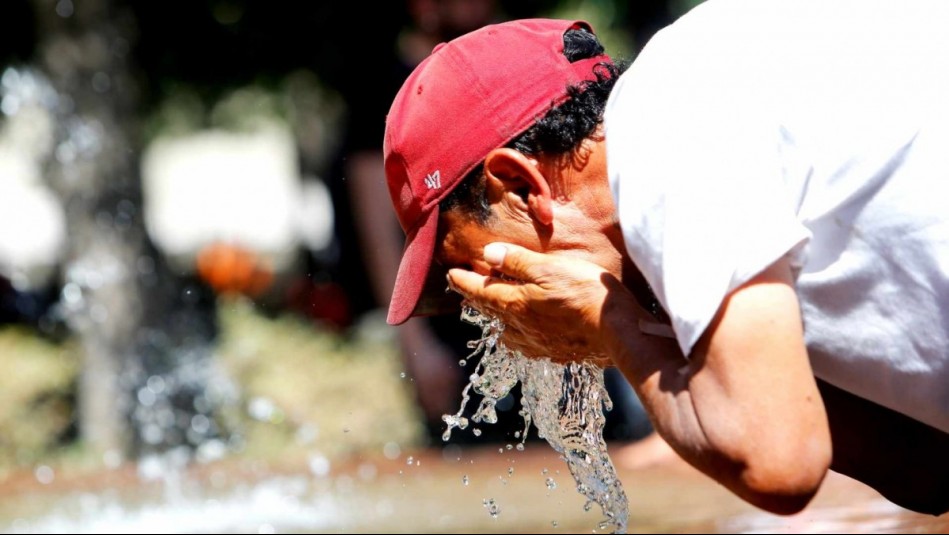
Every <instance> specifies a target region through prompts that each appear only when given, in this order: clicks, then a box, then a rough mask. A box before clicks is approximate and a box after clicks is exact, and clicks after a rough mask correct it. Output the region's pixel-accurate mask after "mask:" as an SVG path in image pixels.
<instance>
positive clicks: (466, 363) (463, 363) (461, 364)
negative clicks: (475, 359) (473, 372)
mask: <svg viewBox="0 0 949 535" xmlns="http://www.w3.org/2000/svg"><path fill="white" fill-rule="evenodd" d="M458 365H459V366H461V367H465V366H467V365H468V361H467V360H465V359H461V360H459V361H458Z"/></svg>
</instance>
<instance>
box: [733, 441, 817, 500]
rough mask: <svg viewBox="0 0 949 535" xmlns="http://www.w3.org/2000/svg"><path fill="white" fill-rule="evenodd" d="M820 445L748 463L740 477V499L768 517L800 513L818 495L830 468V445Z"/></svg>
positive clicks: (763, 457) (806, 445)
mask: <svg viewBox="0 0 949 535" xmlns="http://www.w3.org/2000/svg"><path fill="white" fill-rule="evenodd" d="M821 442H822V441H809V443H807V444H803V445H801V446H800V447H797V448H790V449H789V448H782V449H783V450H784V451H781V452H774V451H772V452H770V453H767V452H766V453H762V454H761V455H759V458H758V459H754V460H751V461H749V463H748V464H747V465H746V468H745V470H744V471H743V474H742V481H743V483H744V485H743V486H744V489H745V491H746V494H744V495H743V497H744V498H745V499H746V500H747V501H748V502H749V503H751V504H752V505H755V506H757V507H760V508H761V509H764V510H766V511H768V512H770V513H774V514H780V515H790V514H794V513H797V512H800V511H801V510H802V509H804V507H806V506H807V504H808V503H810V501H811V499H813V498H814V495H815V494H817V491H818V490H819V489H820V486H821V483H822V482H823V481H824V477H825V476H826V475H827V470H828V469H829V467H830V463H831V447H830V444H829V443H826V444H824V443H821Z"/></svg>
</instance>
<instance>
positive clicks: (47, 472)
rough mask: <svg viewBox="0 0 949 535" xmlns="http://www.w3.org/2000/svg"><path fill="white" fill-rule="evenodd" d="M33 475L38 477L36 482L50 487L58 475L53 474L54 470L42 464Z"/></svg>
mask: <svg viewBox="0 0 949 535" xmlns="http://www.w3.org/2000/svg"><path fill="white" fill-rule="evenodd" d="M33 475H34V476H35V477H36V480H37V481H39V482H40V483H42V484H43V485H49V484H50V483H52V482H53V479H55V478H56V473H55V472H53V469H52V468H50V467H48V466H46V465H45V464H41V465H39V466H37V467H36V469H35V470H33Z"/></svg>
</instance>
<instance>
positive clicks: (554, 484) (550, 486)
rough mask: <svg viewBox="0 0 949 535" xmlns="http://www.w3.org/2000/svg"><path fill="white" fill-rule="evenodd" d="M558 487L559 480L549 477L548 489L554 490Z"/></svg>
mask: <svg viewBox="0 0 949 535" xmlns="http://www.w3.org/2000/svg"><path fill="white" fill-rule="evenodd" d="M556 488H557V482H556V481H554V478H552V477H548V478H547V490H554V489H556Z"/></svg>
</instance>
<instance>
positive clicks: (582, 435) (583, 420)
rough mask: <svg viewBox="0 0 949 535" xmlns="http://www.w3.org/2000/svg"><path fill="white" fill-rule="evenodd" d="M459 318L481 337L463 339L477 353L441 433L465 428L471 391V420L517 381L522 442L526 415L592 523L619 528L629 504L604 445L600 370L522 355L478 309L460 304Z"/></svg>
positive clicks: (483, 416) (487, 417)
mask: <svg viewBox="0 0 949 535" xmlns="http://www.w3.org/2000/svg"><path fill="white" fill-rule="evenodd" d="M461 318H462V320H463V321H466V322H468V323H472V324H474V325H477V326H479V327H481V329H482V332H481V338H480V339H478V340H475V341H473V342H471V343H470V344H469V347H471V348H472V349H473V350H474V351H473V352H472V353H471V355H470V356H469V357H468V358H472V357H475V356H477V355H479V354H480V355H481V360H480V361H479V362H478V365H477V367H476V368H475V371H474V373H472V375H471V377H469V383H468V385H467V386H465V388H464V390H463V391H462V401H461V408H460V409H459V411H458V412H457V413H456V414H454V415H445V416H444V417H443V420H444V421H445V423H446V424H447V426H448V427H447V429H446V430H445V433H444V435H443V437H442V438H444V439H445V440H448V439H449V438H450V437H451V432H452V430H453V429H455V428H458V429H462V430H464V429H466V428H467V427H468V425H469V421H468V418H466V417H464V416H462V414H463V413H464V410H465V407H466V405H467V403H468V401H469V399H470V392H471V390H472V389H474V391H475V393H478V394H481V395H482V396H483V399H482V400H481V403H480V404H479V406H478V409H477V411H475V413H474V415H472V417H471V420H472V421H474V422H475V423H481V422H484V423H495V422H497V412H496V410H495V406H496V405H497V403H498V401H499V400H501V399H503V398H504V397H505V396H507V395H508V393H510V391H511V389H512V388H514V386H515V385H516V384H517V382H518V381H520V382H521V393H522V398H521V407H522V408H521V412H520V414H521V416H522V417H523V418H524V422H525V428H524V432H523V433H522V434H521V437H522V439H521V444H518V446H519V448H518V449H521V448H523V443H524V441H525V440H526V439H527V431H528V429H529V427H530V425H531V424H532V423H533V424H534V426H535V427H536V428H537V434H538V436H540V437H541V438H543V439H545V440H546V441H547V443H548V444H550V445H551V447H553V448H554V450H555V451H557V453H559V454H561V456H562V457H563V459H564V460H565V461H566V462H567V467H568V468H569V469H570V473H571V475H573V478H574V480H575V481H576V483H577V492H579V493H581V494H582V495H584V496H586V498H587V499H588V500H589V501H588V502H587V505H586V507H585V508H586V509H589V508H590V507H591V506H592V504H594V503H595V504H597V505H599V506H600V508H601V510H602V512H603V516H604V519H603V520H602V521H601V522H600V524H599V525H598V527H599V528H600V529H604V530H605V529H611V528H612V530H613V532H614V533H625V532H626V528H627V523H628V519H629V504H628V501H627V498H626V493H625V492H624V491H623V485H622V482H621V481H620V479H619V477H617V475H616V469H615V468H614V467H613V462H612V461H611V460H610V457H609V454H608V453H607V451H606V442H605V441H604V439H603V428H604V425H605V423H606V418H605V416H604V412H603V411H604V408H605V410H611V409H612V408H613V405H612V402H611V401H610V398H609V395H608V394H607V391H606V385H605V383H604V380H603V370H602V369H601V368H599V367H598V366H596V365H594V364H590V363H586V362H582V363H581V362H571V363H569V364H566V365H563V364H557V363H554V362H552V361H551V360H550V359H549V358H527V357H525V356H524V355H522V354H521V353H520V352H519V351H513V350H510V349H508V348H507V347H505V345H504V343H503V342H501V341H500V340H499V338H500V336H501V333H502V332H503V331H504V324H503V323H501V321H500V320H498V319H496V318H490V317H487V316H485V315H482V314H481V313H480V312H478V311H477V310H475V309H473V308H471V307H465V308H464V309H463V310H462V314H461Z"/></svg>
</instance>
